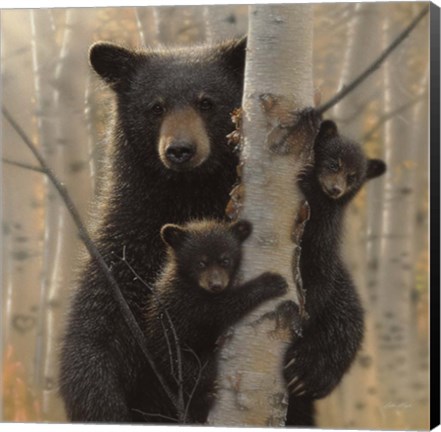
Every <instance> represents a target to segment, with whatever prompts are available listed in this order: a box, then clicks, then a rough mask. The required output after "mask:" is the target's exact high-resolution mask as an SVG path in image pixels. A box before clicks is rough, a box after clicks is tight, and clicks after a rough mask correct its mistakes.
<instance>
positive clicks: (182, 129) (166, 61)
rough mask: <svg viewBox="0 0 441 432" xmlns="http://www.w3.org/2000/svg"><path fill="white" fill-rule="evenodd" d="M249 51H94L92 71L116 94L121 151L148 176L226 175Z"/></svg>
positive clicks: (231, 47)
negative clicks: (131, 154) (144, 165)
mask: <svg viewBox="0 0 441 432" xmlns="http://www.w3.org/2000/svg"><path fill="white" fill-rule="evenodd" d="M245 47H246V40H245V39H242V40H236V41H231V42H228V43H224V44H221V45H217V46H211V47H210V46H200V47H192V48H176V49H158V50H149V51H133V50H129V49H126V48H122V47H120V46H117V45H114V44H110V43H104V42H98V43H96V44H94V45H92V47H91V48H90V52H89V57H90V64H91V65H92V67H93V69H94V70H95V72H97V73H98V75H99V76H100V77H101V78H102V79H103V80H104V81H105V82H106V83H107V84H108V85H109V86H110V87H111V88H112V89H113V90H114V92H115V93H116V97H117V107H118V110H117V125H118V128H119V129H118V133H119V136H120V141H121V145H128V146H130V147H131V148H132V149H134V150H135V151H136V154H137V157H138V158H139V160H140V161H143V160H145V161H146V162H148V163H149V168H150V169H152V168H159V169H162V170H167V172H169V173H170V172H184V171H187V172H188V171H191V170H194V169H196V168H198V169H210V168H211V170H212V169H215V168H218V169H221V168H222V166H224V165H225V163H226V162H228V161H229V160H230V161H231V158H232V157H231V149H229V148H228V146H227V139H226V135H227V134H228V133H230V132H231V131H232V130H233V124H232V121H231V118H230V115H231V112H232V111H233V109H234V108H236V107H239V106H240V104H241V98H242V86H243V75H244V67H245ZM121 132H122V134H121Z"/></svg>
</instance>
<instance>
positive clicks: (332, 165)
mask: <svg viewBox="0 0 441 432" xmlns="http://www.w3.org/2000/svg"><path fill="white" fill-rule="evenodd" d="M328 167H329V169H330V170H331V171H334V172H337V171H338V170H339V168H340V165H339V164H338V162H337V161H331V162H329V164H328Z"/></svg>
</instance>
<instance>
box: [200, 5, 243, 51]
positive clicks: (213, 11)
mask: <svg viewBox="0 0 441 432" xmlns="http://www.w3.org/2000/svg"><path fill="white" fill-rule="evenodd" d="M246 8H247V6H245V5H243V6H238V5H219V6H217V5H209V6H205V8H204V18H205V26H206V27H205V28H206V30H205V33H206V35H207V41H208V42H210V43H213V42H216V41H220V40H225V39H233V38H236V37H240V36H243V35H245V33H246V31H247V14H246V13H245V11H244V9H246Z"/></svg>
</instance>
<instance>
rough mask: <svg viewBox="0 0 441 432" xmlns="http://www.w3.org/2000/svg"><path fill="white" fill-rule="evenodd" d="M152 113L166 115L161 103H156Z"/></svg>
mask: <svg viewBox="0 0 441 432" xmlns="http://www.w3.org/2000/svg"><path fill="white" fill-rule="evenodd" d="M151 111H152V113H153V114H154V115H156V116H160V115H162V114H164V113H165V107H164V106H163V105H161V104H160V103H155V104H154V105H153V106H152V108H151Z"/></svg>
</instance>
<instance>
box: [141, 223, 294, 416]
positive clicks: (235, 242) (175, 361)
mask: <svg viewBox="0 0 441 432" xmlns="http://www.w3.org/2000/svg"><path fill="white" fill-rule="evenodd" d="M251 230H252V226H251V224H250V223H249V222H248V221H245V220H240V221H237V222H234V223H232V224H227V223H221V222H215V221H213V220H202V221H198V222H189V223H187V224H185V225H182V226H179V225H174V224H167V225H164V226H163V227H162V229H161V237H162V239H163V241H164V243H165V244H166V246H167V259H166V262H165V265H164V267H163V269H162V271H161V273H160V275H159V277H158V280H157V282H156V283H155V285H154V289H153V296H152V298H151V300H150V302H149V304H148V306H147V308H146V320H145V334H146V339H147V348H148V350H149V352H150V353H151V354H152V356H153V359H154V362H155V365H156V367H157V369H158V371H159V373H160V374H161V375H162V377H163V378H164V379H165V381H166V383H167V386H168V387H169V388H170V389H171V390H172V392H173V394H175V395H176V397H177V395H178V394H179V385H178V384H177V383H178V382H181V383H182V386H181V392H182V394H183V402H184V403H183V407H184V408H183V409H182V405H181V415H179V412H178V409H176V407H174V406H173V404H170V402H169V399H168V398H167V396H166V394H165V393H164V391H163V388H162V387H161V386H160V385H159V383H158V382H157V379H156V377H155V374H154V373H153V371H151V373H152V376H151V379H149V382H150V384H151V385H150V386H149V388H147V389H145V394H144V398H145V400H144V403H143V404H142V406H143V407H144V410H145V412H144V413H143V414H144V417H145V418H144V420H145V421H147V422H158V421H160V422H179V423H183V422H185V423H204V422H205V421H206V419H207V415H208V412H209V410H210V407H211V405H212V402H213V400H214V392H215V380H216V375H217V349H216V341H217V340H218V338H219V337H220V336H221V335H222V333H224V331H225V330H226V329H227V328H228V327H229V326H231V325H233V324H234V323H236V322H237V321H239V320H240V319H241V318H243V317H244V316H245V315H246V314H247V313H248V312H250V311H251V310H252V309H254V308H256V307H257V306H258V305H259V304H261V303H262V302H264V301H265V300H268V299H270V298H274V297H276V296H281V295H283V294H285V293H286V291H287V283H286V281H285V279H284V278H283V277H282V276H281V275H279V274H275V273H269V272H266V273H263V274H261V275H260V276H258V277H257V278H255V279H252V280H250V281H248V282H245V283H244V284H242V285H240V286H237V285H236V283H235V280H236V274H237V271H238V269H239V266H240V262H241V255H242V252H241V249H242V243H243V242H244V241H245V240H246V239H247V238H248V237H249V235H250V234H251ZM184 412H185V413H187V414H186V415H184V417H183V416H182V414H183V413H184Z"/></svg>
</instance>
